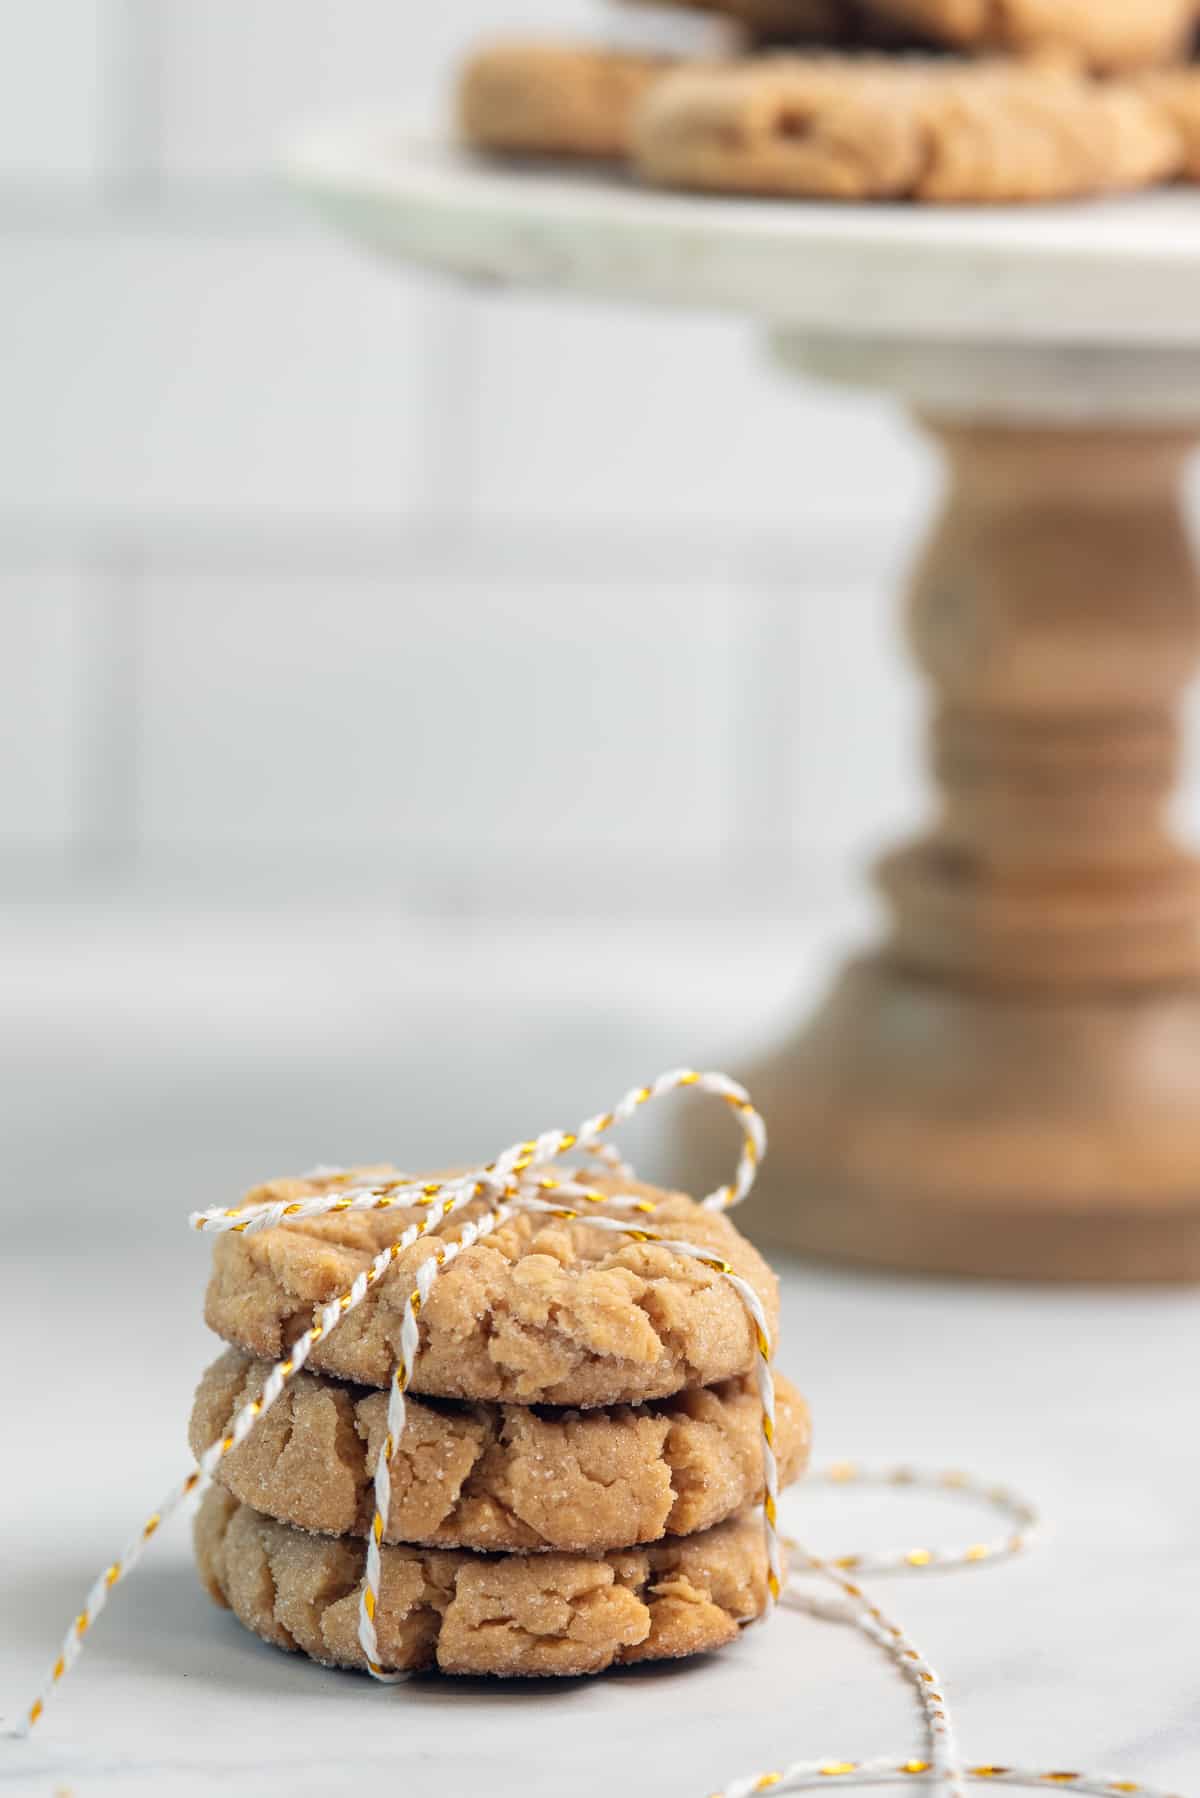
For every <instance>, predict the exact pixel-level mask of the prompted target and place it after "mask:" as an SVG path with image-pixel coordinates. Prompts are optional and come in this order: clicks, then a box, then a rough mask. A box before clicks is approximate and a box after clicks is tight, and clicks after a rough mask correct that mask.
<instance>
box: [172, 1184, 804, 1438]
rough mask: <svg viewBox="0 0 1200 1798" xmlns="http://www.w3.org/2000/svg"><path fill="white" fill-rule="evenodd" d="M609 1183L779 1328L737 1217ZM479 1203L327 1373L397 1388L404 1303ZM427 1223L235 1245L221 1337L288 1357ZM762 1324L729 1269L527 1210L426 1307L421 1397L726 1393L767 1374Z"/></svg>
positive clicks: (320, 1352) (338, 1344)
mask: <svg viewBox="0 0 1200 1798" xmlns="http://www.w3.org/2000/svg"><path fill="white" fill-rule="evenodd" d="M401 1178H403V1176H401V1175H399V1174H397V1172H396V1170H395V1169H392V1168H377V1167H375V1168H365V1169H352V1170H351V1171H350V1173H349V1174H347V1175H344V1176H338V1177H336V1178H334V1177H324V1178H321V1177H317V1178H313V1179H300V1180H275V1181H272V1182H270V1184H269V1185H266V1186H262V1187H258V1188H257V1189H256V1190H255V1191H253V1192H252V1193H250V1194H248V1195H247V1201H246V1202H247V1203H248V1204H261V1203H270V1202H272V1201H276V1200H282V1201H284V1202H288V1201H290V1200H293V1199H301V1198H305V1197H309V1196H312V1195H314V1194H317V1193H326V1192H330V1191H336V1190H337V1189H338V1186H339V1184H340V1185H342V1186H345V1185H348V1184H359V1185H360V1184H363V1183H365V1182H367V1181H369V1182H370V1183H372V1184H376V1185H378V1184H381V1183H386V1182H387V1181H388V1180H392V1181H399V1180H400V1179H401ZM593 1184H594V1185H595V1186H597V1187H598V1188H601V1189H604V1190H616V1191H621V1192H632V1193H636V1194H639V1195H640V1196H641V1198H642V1199H643V1200H646V1201H649V1202H650V1203H651V1204H652V1205H653V1206H654V1207H655V1209H654V1210H653V1211H652V1212H651V1213H649V1214H639V1213H631V1214H629V1215H630V1218H631V1222H632V1223H634V1224H636V1225H637V1226H638V1227H639V1228H641V1229H644V1230H647V1231H653V1232H656V1233H658V1234H660V1235H663V1236H666V1237H670V1238H674V1239H676V1240H683V1241H686V1242H689V1243H692V1244H694V1245H695V1246H696V1247H697V1248H698V1249H700V1250H702V1251H705V1252H707V1253H711V1254H713V1255H714V1256H718V1257H720V1258H721V1259H722V1260H724V1261H726V1262H728V1263H729V1265H730V1267H731V1268H732V1269H733V1271H734V1272H735V1273H737V1274H740V1275H741V1277H742V1278H743V1279H744V1280H746V1281H748V1282H749V1284H750V1285H751V1287H753V1289H754V1291H755V1292H756V1293H757V1295H758V1297H759V1299H760V1300H761V1302H762V1304H763V1306H764V1308H765V1312H766V1316H767V1319H768V1322H769V1326H770V1328H771V1330H772V1332H774V1329H775V1323H776V1319H777V1315H778V1287H777V1285H776V1281H775V1276H774V1274H773V1273H772V1272H771V1270H770V1268H769V1267H768V1266H767V1264H766V1262H765V1261H764V1260H763V1258H762V1256H761V1255H760V1254H759V1253H758V1251H757V1249H755V1248H754V1247H752V1245H751V1244H750V1243H748V1242H747V1241H746V1239H745V1237H744V1236H742V1235H741V1234H740V1233H739V1231H738V1230H737V1229H736V1227H735V1226H734V1223H733V1221H732V1219H731V1218H730V1217H728V1216H727V1215H725V1214H723V1213H718V1212H713V1211H706V1210H705V1209H703V1207H701V1206H700V1205H697V1204H696V1203H695V1202H694V1201H693V1200H691V1199H689V1198H685V1197H684V1196H683V1195H682V1194H680V1193H664V1192H660V1191H658V1190H656V1189H655V1188H654V1187H650V1186H645V1185H643V1184H641V1183H638V1182H630V1181H624V1182H621V1183H620V1185H619V1186H618V1185H615V1184H614V1182H613V1181H612V1180H611V1179H608V1180H603V1179H598V1180H596V1181H595V1182H593ZM479 1209H480V1208H479V1206H478V1205H476V1206H475V1207H467V1208H465V1209H464V1210H463V1211H461V1212H459V1213H457V1214H456V1215H454V1216H452V1217H450V1218H448V1219H446V1220H444V1221H443V1222H442V1223H441V1224H440V1225H439V1227H438V1230H437V1231H436V1232H435V1233H431V1234H430V1235H428V1236H425V1237H422V1238H421V1240H420V1241H419V1242H416V1243H414V1244H413V1246H412V1247H411V1248H409V1249H408V1250H407V1251H406V1252H405V1253H404V1254H403V1255H401V1256H399V1257H398V1258H397V1259H396V1260H395V1261H394V1262H393V1264H392V1266H391V1267H390V1268H389V1269H388V1271H387V1272H386V1273H385V1274H384V1275H383V1277H382V1278H381V1279H380V1280H379V1282H378V1284H377V1285H375V1286H373V1287H372V1288H371V1289H370V1290H369V1291H368V1293H367V1295H366V1297H365V1298H364V1299H363V1301H362V1303H361V1304H360V1305H359V1306H358V1308H357V1310H355V1311H352V1312H350V1313H349V1314H348V1315H347V1316H346V1317H345V1318H344V1319H343V1320H342V1321H341V1322H339V1323H338V1325H337V1328H336V1329H335V1330H332V1331H331V1332H330V1333H329V1335H328V1337H326V1338H323V1339H322V1340H320V1341H319V1342H318V1343H317V1344H316V1346H315V1348H314V1349H313V1352H312V1355H311V1358H310V1361H309V1366H310V1367H311V1368H313V1369H314V1370H315V1371H318V1372H324V1373H331V1374H336V1375H338V1376H339V1377H340V1378H342V1379H347V1380H357V1381H358V1382H360V1383H361V1384H362V1385H364V1386H386V1385H387V1384H388V1381H389V1380H390V1378H391V1375H392V1371H393V1369H394V1367H395V1365H396V1362H397V1359H398V1356H399V1350H400V1328H401V1323H402V1320H403V1315H404V1308H405V1305H406V1303H407V1300H408V1298H409V1295H410V1293H411V1292H412V1291H413V1276H414V1274H415V1272H416V1269H417V1268H418V1267H419V1266H420V1264H421V1263H422V1262H423V1261H425V1260H426V1259H428V1258H429V1257H430V1256H433V1255H435V1254H436V1252H437V1250H438V1246H439V1238H441V1239H448V1240H453V1239H454V1238H455V1237H456V1236H457V1235H458V1233H459V1231H460V1230H461V1227H462V1223H463V1220H465V1219H466V1218H468V1217H471V1216H474V1215H478V1213H479ZM428 1217H429V1213H428V1211H424V1210H419V1209H415V1208H412V1209H409V1208H405V1207H403V1206H400V1205H396V1206H393V1207H392V1208H391V1209H388V1210H385V1211H371V1212H345V1213H339V1214H334V1215H331V1216H327V1217H321V1218H315V1219H311V1220H308V1221H301V1220H296V1221H293V1222H287V1223H283V1224H280V1225H279V1226H277V1227H276V1228H274V1229H270V1230H263V1231H261V1232H259V1233H257V1234H251V1233H246V1234H236V1233H231V1234H229V1235H224V1236H218V1237H217V1239H216V1246H215V1250H214V1254H213V1271H212V1278H211V1280H210V1281H209V1286H208V1292H207V1295H206V1300H205V1318H206V1320H207V1322H208V1324H209V1326H210V1328H212V1329H214V1330H215V1331H216V1332H217V1334H218V1335H219V1336H223V1337H224V1338H225V1340H226V1341H227V1342H230V1343H233V1344H234V1345H235V1346H236V1347H238V1348H242V1349H245V1350H246V1351H247V1352H248V1353H250V1354H252V1355H256V1356H260V1357H270V1358H271V1359H275V1358H277V1357H279V1356H281V1355H283V1354H284V1353H286V1351H287V1349H288V1348H289V1347H290V1346H291V1344H292V1343H293V1342H295V1340H296V1338H297V1337H298V1336H300V1335H301V1334H302V1333H303V1331H304V1330H306V1329H307V1328H308V1326H309V1325H310V1324H312V1323H313V1322H314V1321H315V1318H316V1314H317V1312H318V1310H319V1309H320V1307H321V1306H322V1305H324V1304H326V1303H328V1302H329V1301H330V1300H332V1299H334V1298H336V1297H337V1296H338V1294H339V1293H342V1292H345V1291H347V1290H348V1289H349V1287H350V1286H351V1285H352V1283H353V1281H354V1280H355V1278H356V1277H357V1276H358V1275H359V1274H360V1273H362V1272H363V1271H364V1270H365V1269H366V1268H367V1267H368V1266H369V1265H370V1263H371V1261H372V1260H373V1258H374V1257H375V1256H376V1255H377V1254H379V1253H380V1252H381V1251H382V1250H384V1249H385V1248H386V1247H387V1246H388V1245H389V1244H390V1243H392V1242H394V1241H395V1240H396V1239H397V1238H398V1237H399V1236H400V1235H401V1233H402V1232H403V1231H404V1230H405V1229H406V1228H407V1226H408V1225H410V1224H413V1223H415V1222H418V1221H425V1220H427V1219H428ZM757 1354H758V1348H757V1340H756V1333H755V1329H754V1326H753V1324H752V1322H751V1320H750V1317H749V1315H748V1313H747V1311H746V1307H745V1305H744V1304H743V1302H742V1300H741V1298H740V1297H739V1296H738V1294H737V1292H735V1290H734V1289H733V1287H732V1286H731V1284H730V1283H729V1281H728V1280H726V1279H725V1278H724V1276H723V1275H722V1274H721V1273H719V1272H718V1271H717V1270H716V1269H715V1268H712V1267H706V1266H705V1265H703V1264H702V1263H701V1262H700V1261H697V1260H696V1259H694V1258H693V1257H692V1256H690V1255H685V1254H682V1253H679V1252H677V1251H676V1250H674V1249H670V1248H667V1247H664V1246H663V1245H662V1244H661V1243H659V1242H652V1241H646V1242H637V1241H633V1240H631V1239H630V1238H629V1237H628V1236H626V1235H624V1234H614V1233H612V1232H610V1231H607V1230H602V1229H599V1228H597V1226H596V1225H595V1224H592V1223H589V1222H588V1221H587V1220H586V1219H581V1220H579V1221H577V1222H566V1221H562V1220H559V1219H557V1218H554V1217H548V1216H536V1215H531V1214H529V1213H524V1214H522V1215H519V1216H517V1217H515V1218H512V1219H510V1220H509V1221H508V1222H507V1223H505V1224H503V1225H501V1226H500V1228H499V1229H497V1230H495V1231H494V1232H493V1234H492V1235H490V1236H488V1237H486V1238H485V1239H483V1240H482V1241H480V1242H478V1243H476V1244H475V1245H474V1246H473V1247H472V1248H471V1249H470V1250H469V1251H468V1252H467V1253H465V1254H463V1255H461V1256H460V1257H459V1258H458V1259H457V1260H455V1261H452V1262H450V1263H449V1264H448V1265H447V1266H446V1268H445V1270H444V1271H443V1272H442V1274H441V1275H440V1277H439V1278H438V1279H437V1281H436V1282H435V1284H434V1286H433V1288H432V1291H431V1292H430V1295H429V1298H428V1299H427V1301H426V1302H425V1304H424V1306H423V1307H422V1311H421V1350H420V1354H419V1355H418V1357H417V1364H416V1370H415V1373H414V1376H413V1390H414V1391H415V1392H419V1393H428V1394H432V1395H434V1396H438V1397H442V1398H465V1399H494V1400H501V1401H504V1402H510V1403H517V1404H527V1405H528V1404H554V1405H581V1406H589V1405H616V1404H626V1403H641V1402H642V1401H644V1400H646V1399H652V1398H665V1397H667V1396H669V1395H670V1394H671V1393H673V1392H681V1391H683V1390H684V1389H685V1388H687V1387H693V1386H712V1385H715V1384H716V1383H717V1382H718V1381H720V1380H728V1379H733V1378H737V1377H739V1376H740V1375H742V1374H746V1373H750V1372H751V1371H752V1370H753V1367H754V1364H755V1360H756V1357H757Z"/></svg>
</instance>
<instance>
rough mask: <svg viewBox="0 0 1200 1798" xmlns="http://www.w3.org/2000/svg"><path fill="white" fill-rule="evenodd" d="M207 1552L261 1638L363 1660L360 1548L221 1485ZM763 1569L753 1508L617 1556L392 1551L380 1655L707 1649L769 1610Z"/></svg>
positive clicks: (205, 1514) (216, 1577)
mask: <svg viewBox="0 0 1200 1798" xmlns="http://www.w3.org/2000/svg"><path fill="white" fill-rule="evenodd" d="M195 1544H196V1562H197V1566H198V1568H199V1571H200V1577H201V1579H202V1580H203V1582H204V1584H205V1586H206V1587H207V1588H208V1590H209V1592H210V1593H211V1595H212V1597H213V1598H214V1599H215V1601H216V1602H217V1603H218V1604H220V1605H226V1606H228V1607H229V1608H230V1609H231V1610H232V1611H233V1612H234V1613H235V1614H236V1616H237V1617H238V1618H239V1619H240V1621H241V1622H242V1623H244V1624H245V1625H246V1627H247V1628H248V1629H251V1630H253V1631H254V1633H255V1634H256V1635H259V1636H261V1637H263V1638H264V1640H266V1641H268V1642H274V1643H275V1644H276V1645H277V1646H278V1647H280V1648H288V1649H295V1650H299V1651H300V1652H302V1653H304V1654H307V1655H309V1656H311V1658H312V1659H313V1660H316V1661H321V1662H324V1663H326V1664H327V1665H331V1666H338V1667H360V1668H361V1667H364V1666H365V1664H366V1663H365V1659H364V1656H363V1652H362V1649H361V1648H360V1646H359V1641H358V1614H359V1599H360V1591H361V1583H362V1577H363V1569H364V1562H365V1554H366V1548H365V1544H364V1543H363V1542H361V1541H358V1540H356V1539H353V1538H347V1537H332V1536H313V1535H308V1534H306V1533H305V1532H304V1531H303V1530H297V1529H292V1528H290V1527H289V1526H288V1525H287V1524H284V1523H277V1522H275V1521H274V1519H272V1518H269V1517H263V1516H261V1515H260V1514H259V1513H258V1512H257V1511H254V1510H252V1509H251V1508H250V1506H249V1505H243V1504H240V1503H239V1502H238V1500H237V1499H235V1498H233V1497H232V1496H231V1495H230V1494H229V1493H228V1492H226V1491H224V1490H223V1489H222V1488H221V1487H219V1486H213V1487H210V1489H209V1491H208V1492H207V1494H206V1495H205V1498H204V1500H203V1503H202V1504H201V1506H200V1510H199V1512H198V1513H197V1517H196V1531H195ZM766 1574H767V1566H766V1552H765V1548H764V1544H763V1534H762V1525H761V1522H760V1520H759V1519H758V1517H756V1516H755V1515H753V1514H750V1515H748V1516H744V1517H737V1518H731V1519H730V1520H729V1522H727V1523H720V1524H718V1525H717V1526H716V1528H715V1529H711V1530H706V1531H704V1532H703V1534H701V1535H697V1536H684V1537H677V1536H670V1537H668V1538H667V1539H666V1540H665V1541H663V1542H659V1543H655V1544H654V1545H653V1546H652V1547H650V1548H635V1549H621V1550H617V1551H615V1552H613V1553H611V1554H607V1555H568V1554H538V1555H478V1554H472V1553H470V1552H469V1551H466V1550H452V1549H436V1548H426V1549H422V1548H401V1547H390V1546H389V1547H385V1548H384V1549H383V1551H382V1579H381V1582H380V1587H379V1594H378V1604H377V1608H376V1612H375V1628H376V1631H377V1634H378V1640H379V1650H380V1660H381V1663H382V1665H383V1666H384V1667H386V1668H388V1669H391V1670H395V1671H409V1670H416V1669H419V1668H425V1667H438V1668H440V1669H441V1670H442V1672H444V1673H464V1674H500V1675H503V1676H505V1677H508V1678H511V1677H513V1676H521V1675H530V1676H532V1675H546V1674H568V1675H569V1674H583V1673H600V1672H602V1671H603V1670H604V1669H605V1668H606V1667H610V1666H612V1665H613V1663H614V1662H628V1661H653V1660H671V1659H676V1658H678V1657H680V1656H683V1655H691V1654H702V1653H704V1652H706V1651H707V1650H709V1649H713V1648H720V1647H722V1646H723V1645H724V1644H725V1643H727V1642H731V1641H732V1640H733V1639H734V1638H735V1637H736V1636H737V1634H738V1631H739V1629H740V1628H741V1626H742V1625H743V1624H745V1623H748V1622H750V1621H751V1620H752V1619H753V1618H755V1617H758V1616H761V1614H762V1612H763V1610H764V1609H765V1607H766V1599H767V1583H766Z"/></svg>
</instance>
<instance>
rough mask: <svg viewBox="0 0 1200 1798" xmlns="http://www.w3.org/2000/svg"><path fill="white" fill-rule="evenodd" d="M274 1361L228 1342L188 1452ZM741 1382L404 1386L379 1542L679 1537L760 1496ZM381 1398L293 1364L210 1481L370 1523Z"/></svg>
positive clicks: (351, 1528) (330, 1517)
mask: <svg viewBox="0 0 1200 1798" xmlns="http://www.w3.org/2000/svg"><path fill="white" fill-rule="evenodd" d="M269 1370H270V1364H269V1363H268V1362H264V1361H253V1360H251V1359H250V1358H249V1356H247V1355H244V1354H242V1353H241V1351H240V1350H238V1349H228V1350H227V1351H226V1352H225V1354H223V1355H222V1356H221V1358H220V1360H219V1361H216V1362H215V1363H214V1364H213V1366H212V1367H210V1368H209V1370H208V1372H207V1373H206V1374H205V1375H204V1378H203V1379H202V1380H201V1382H200V1386H199V1389H198V1390H197V1393H196V1400H195V1404H194V1407H193V1410H192V1421H191V1427H190V1431H189V1440H190V1442H191V1445H192V1449H193V1451H194V1452H195V1454H196V1455H197V1456H199V1455H201V1454H202V1453H203V1452H204V1450H205V1449H206V1448H207V1447H208V1445H209V1444H210V1443H211V1442H214V1441H216V1440H217V1438H218V1437H221V1436H223V1435H224V1434H225V1432H226V1430H227V1429H228V1427H229V1424H230V1423H231V1421H232V1419H233V1416H234V1413H235V1412H236V1411H237V1410H239V1409H240V1408H241V1406H242V1405H243V1404H245V1403H247V1402H248V1401H249V1400H251V1399H254V1398H257V1397H258V1395H259V1393H260V1392H261V1391H262V1387H263V1382H264V1381H265V1379H266V1377H267V1374H268V1372H269ZM775 1402H776V1431H775V1453H776V1456H777V1457H778V1460H779V1477H780V1482H781V1484H787V1483H788V1482H789V1481H790V1480H793V1479H795V1478H796V1477H797V1476H798V1474H799V1473H800V1471H801V1469H802V1468H803V1466H804V1464H805V1462H806V1461H807V1459H808V1446H809V1420H808V1411H807V1408H806V1406H805V1404H804V1400H803V1399H802V1398H801V1397H800V1394H799V1393H798V1392H797V1391H796V1389H795V1387H794V1386H792V1385H791V1384H790V1383H789V1382H788V1381H787V1380H784V1379H781V1378H779V1376H776V1386H775ZM761 1416H762V1413H761V1405H760V1401H759V1397H758V1391H757V1387H756V1385H755V1382H754V1381H753V1380H752V1379H746V1380H735V1381H728V1382H726V1384H724V1385H722V1386H715V1387H710V1388H704V1389H702V1390H700V1391H696V1392H685V1393H681V1394H680V1395H679V1396H678V1397H676V1398H672V1399H666V1400H662V1401H659V1402H658V1403H657V1404H653V1405H646V1406H643V1407H638V1408H634V1407H631V1406H628V1405H622V1406H619V1407H617V1408H616V1409H615V1410H593V1411H547V1410H540V1411H533V1410H529V1409H527V1408H525V1407H523V1406H514V1405H505V1406H495V1405H471V1406H464V1405H461V1404H456V1403H452V1402H450V1401H447V1400H433V1401H430V1400H427V1399H410V1400H409V1403H408V1416H407V1423H406V1426H405V1431H404V1435H403V1437H402V1438H401V1442H400V1445H399V1448H398V1450H397V1453H396V1455H395V1457H394V1459H393V1461H392V1467H391V1473H392V1503H391V1509H390V1512H389V1515H388V1519H387V1524H386V1528H385V1531H384V1540H385V1541H387V1542H407V1543H420V1544H424V1545H428V1546H430V1547H435V1548H473V1549H483V1550H489V1551H496V1550H501V1551H504V1552H508V1553H511V1552H514V1551H518V1552H519V1551H524V1552H529V1551H536V1550H545V1549H567V1550H571V1551H581V1550H582V1551H591V1550H596V1549H607V1548H627V1547H629V1546H631V1545H633V1544H635V1543H644V1542H656V1541H658V1540H659V1538H660V1537H662V1536H665V1535H668V1534H670V1535H676V1536H688V1535H692V1534H694V1533H695V1532H696V1531H697V1530H705V1529H709V1528H711V1527H712V1525H713V1524H715V1523H720V1522H722V1521H723V1520H724V1519H725V1518H726V1517H729V1516H732V1515H733V1513H734V1512H735V1511H741V1510H744V1509H745V1508H746V1507H747V1506H748V1505H754V1504H758V1503H760V1502H761V1500H762V1496H763V1492H762V1427H761ZM386 1433H387V1395H386V1394H385V1393H382V1392H369V1391H366V1390H364V1389H363V1388H362V1387H354V1386H342V1385H339V1384H338V1383H337V1382H336V1381H334V1380H328V1379H324V1378H322V1377H321V1376H320V1375H317V1374H308V1373H301V1374H298V1375H297V1376H296V1378H295V1379H294V1380H293V1381H292V1382H291V1383H290V1385H289V1386H288V1387H287V1389H286V1390H285V1391H284V1393H283V1396H282V1397H281V1398H280V1399H278V1400H277V1401H276V1403H275V1405H274V1406H273V1407H272V1409H271V1410H270V1411H269V1412H268V1413H267V1415H266V1417H264V1418H263V1419H262V1420H261V1421H260V1422H259V1423H258V1424H256V1426H255V1428H254V1429H253V1430H252V1431H251V1433H250V1435H249V1436H248V1437H247V1439H246V1440H245V1441H244V1442H243V1443H241V1444H240V1445H239V1446H238V1447H237V1448H235V1449H233V1450H232V1451H231V1452H230V1453H229V1454H228V1455H226V1456H225V1458H224V1460H223V1461H222V1462H221V1464H220V1468H219V1470H218V1473H217V1478H218V1479H219V1480H220V1482H221V1484H222V1485H223V1486H225V1487H226V1488H227V1489H228V1490H229V1491H230V1492H231V1493H232V1494H233V1495H234V1497H235V1498H238V1499H241V1500H243V1501H244V1502H245V1503H246V1504H249V1505H253V1507H254V1509H255V1510H256V1511H262V1512H264V1513H265V1514H266V1515H267V1516H269V1517H275V1518H278V1519H279V1520H280V1522H282V1523H290V1524H295V1525H296V1526H297V1527H299V1528H300V1529H305V1530H316V1531H320V1532H323V1533H325V1534H328V1535H331V1536H345V1535H358V1536H365V1535H366V1533H367V1529H368V1527H369V1524H370V1519H371V1493H372V1485H371V1481H372V1476H373V1473H374V1469H375V1464H376V1461H377V1460H378V1457H379V1451H380V1449H381V1448H382V1446H383V1441H384V1437H385V1435H386Z"/></svg>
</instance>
